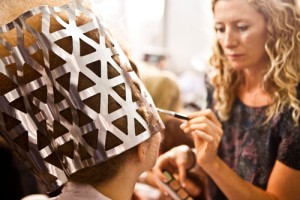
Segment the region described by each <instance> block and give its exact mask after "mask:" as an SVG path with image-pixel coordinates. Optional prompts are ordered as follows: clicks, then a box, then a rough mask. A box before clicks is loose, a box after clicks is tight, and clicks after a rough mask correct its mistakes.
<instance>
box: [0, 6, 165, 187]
mask: <svg viewBox="0 0 300 200" xmlns="http://www.w3.org/2000/svg"><path fill="white" fill-rule="evenodd" d="M35 16H39V17H41V20H40V24H37V25H32V21H35V20H33V19H34V17H35ZM81 19H85V20H81ZM54 25H55V26H54ZM6 32H9V33H10V32H11V33H13V34H16V35H17V38H18V40H16V41H7V40H6V39H5V37H1V34H3V33H4V34H5V33H6ZM94 36H96V38H95V37H94ZM23 38H25V40H26V41H27V39H26V38H28V40H29V39H30V40H29V41H32V43H28V42H26V41H25V43H22V42H23V41H24V39H23ZM17 42H18V44H17V45H16V43H17ZM0 46H1V48H4V49H5V52H6V53H5V54H4V55H1V56H0V81H1V84H0V100H1V102H2V104H1V107H0V128H1V134H2V136H3V137H4V138H5V139H6V140H7V141H9V143H10V144H13V145H14V146H13V148H14V149H15V150H16V151H17V152H18V153H19V154H20V156H21V157H22V158H26V157H27V158H28V157H33V158H28V160H30V161H31V165H32V167H33V169H34V171H35V172H38V174H36V175H37V176H38V177H39V178H40V179H41V180H42V183H43V184H44V185H45V187H46V189H47V191H48V192H52V191H54V190H55V189H57V188H58V187H60V186H61V185H62V184H64V183H65V182H66V181H67V180H68V179H67V177H68V176H69V175H71V174H73V173H76V172H77V171H78V170H80V169H82V168H83V167H86V166H87V163H91V165H94V164H97V163H100V162H103V161H104V160H107V159H109V158H110V157H113V156H116V155H118V154H120V153H121V152H122V151H120V149H123V151H126V150H127V149H130V148H132V147H134V146H136V145H138V144H139V143H141V142H143V141H145V140H146V139H148V138H149V137H151V135H152V134H154V133H156V132H158V131H160V130H161V128H162V127H163V125H162V122H161V120H160V118H159V116H158V114H157V112H156V111H155V106H154V104H153V101H152V99H151V98H150V95H148V93H147V91H146V89H145V88H144V86H143V85H142V83H141V81H140V80H139V78H138V77H137V75H136V74H135V73H134V72H133V71H132V70H131V68H130V67H128V66H130V64H129V61H128V59H127V58H126V56H125V54H124V53H123V51H122V50H121V48H120V47H119V45H118V44H117V43H116V41H115V40H114V39H113V37H111V35H110V34H109V33H108V31H107V29H106V28H105V27H104V25H103V24H102V19H101V18H99V17H98V16H96V15H94V14H93V13H92V12H91V11H90V10H88V9H86V8H85V7H83V6H82V5H81V4H80V3H79V1H73V2H71V3H69V4H66V5H63V6H60V7H47V6H41V7H38V8H34V9H32V10H30V11H28V12H26V13H24V14H23V15H21V16H20V17H19V18H17V19H16V20H15V21H12V22H10V23H9V24H6V25H4V26H2V27H0ZM19 52H22V54H20V53H19ZM129 69H130V70H129ZM140 109H145V110H146V112H147V113H150V114H149V116H148V117H149V118H147V119H144V117H143V116H141V114H140V112H137V111H138V110H140Z"/></svg>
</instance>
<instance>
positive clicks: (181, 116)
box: [156, 108, 189, 120]
mask: <svg viewBox="0 0 300 200" xmlns="http://www.w3.org/2000/svg"><path fill="white" fill-rule="evenodd" d="M156 110H157V111H158V112H160V113H164V114H167V115H171V116H173V117H176V118H179V119H184V120H189V118H188V117H187V116H185V115H182V114H179V113H176V112H173V111H170V110H164V109H160V108H156Z"/></svg>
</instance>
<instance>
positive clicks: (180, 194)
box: [156, 171, 194, 200]
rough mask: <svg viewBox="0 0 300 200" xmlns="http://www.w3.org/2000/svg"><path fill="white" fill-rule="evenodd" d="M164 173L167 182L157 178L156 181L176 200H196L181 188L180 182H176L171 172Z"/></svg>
mask: <svg viewBox="0 0 300 200" xmlns="http://www.w3.org/2000/svg"><path fill="white" fill-rule="evenodd" d="M163 173H164V175H165V177H166V178H167V181H166V182H163V181H161V180H160V179H159V178H158V177H156V181H157V183H158V184H159V185H160V186H161V187H163V188H164V189H165V190H166V191H167V192H168V194H169V195H170V196H171V197H172V198H173V199H174V200H194V199H193V197H191V196H190V194H189V193H188V192H187V191H186V190H185V189H184V188H183V187H181V185H180V183H179V181H178V180H176V179H175V178H174V176H173V175H172V174H171V173H170V172H168V171H164V172H163Z"/></svg>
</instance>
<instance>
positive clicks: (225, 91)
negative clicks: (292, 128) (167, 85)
mask: <svg viewBox="0 0 300 200" xmlns="http://www.w3.org/2000/svg"><path fill="white" fill-rule="evenodd" d="M212 7H213V12H214V16H215V29H216V36H217V40H216V43H215V46H214V53H213V56H212V58H211V64H212V65H213V66H215V67H216V69H217V73H216V76H214V79H213V84H214V85H215V87H216V90H215V93H214V95H215V98H216V99H217V105H216V108H217V109H218V111H219V115H220V117H221V118H222V119H223V120H226V119H227V118H228V117H229V113H230V111H231V108H232V103H233V101H234V99H235V94H236V89H237V87H238V86H239V85H240V84H241V83H242V82H243V80H244V78H243V76H244V74H245V71H246V70H254V69H255V70H256V71H257V72H259V73H257V74H258V76H259V77H261V80H262V81H261V84H262V86H263V87H264V89H265V90H266V91H267V92H269V93H270V95H271V96H272V98H273V99H274V101H273V103H272V105H271V107H270V109H269V112H268V117H269V118H271V117H272V116H274V115H275V114H276V113H278V112H281V111H282V109H283V108H284V107H285V106H291V107H292V108H293V109H294V110H295V112H294V114H293V115H294V116H293V117H294V119H295V121H297V120H296V119H298V118H299V106H297V103H298V102H297V98H295V97H296V89H295V88H296V86H297V84H298V83H299V76H298V74H299V71H300V70H299V68H300V60H299V59H298V56H297V55H298V54H299V51H300V32H299V30H300V18H299V10H298V9H297V7H296V2H295V1H293V0H213V1H212ZM298 104H299V103H298ZM297 112H298V114H297Z"/></svg>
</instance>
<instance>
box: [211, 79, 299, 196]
mask: <svg viewBox="0 0 300 200" xmlns="http://www.w3.org/2000/svg"><path fill="white" fill-rule="evenodd" d="M299 86H300V85H299ZM298 99H300V87H298ZM266 109H267V106H265V107H249V106H246V105H245V104H243V103H242V102H241V101H240V100H238V99H237V100H236V101H235V103H234V106H233V109H232V114H231V117H230V119H229V120H228V121H226V122H225V123H223V124H222V126H223V131H224V135H223V137H222V141H221V144H220V147H219V152H218V153H219V156H220V158H221V159H222V160H224V162H225V163H226V164H227V165H228V166H229V167H230V168H232V169H233V170H234V171H235V172H236V173H237V174H238V175H239V176H240V177H242V178H243V179H244V180H246V181H249V182H251V183H252V184H254V185H256V186H257V187H260V188H262V189H266V187H267V183H268V179H269V176H270V174H271V171H272V168H273V166H274V164H275V161H276V160H278V161H280V162H282V163H284V164H285V165H287V166H289V167H290V168H293V169H296V170H300V125H299V126H297V127H295V126H294V123H293V119H292V113H291V111H290V110H286V111H285V112H283V113H281V114H280V115H278V116H276V117H274V118H273V119H272V120H271V122H270V123H267V124H263V122H264V121H265V119H266V115H265V113H266ZM299 124H300V120H299ZM228 181H230V180H228ZM209 190H210V194H209V196H210V197H211V199H213V200H223V199H227V198H226V197H225V195H224V194H223V193H222V192H221V191H220V190H219V189H218V188H217V186H216V185H215V184H214V183H213V182H212V181H210V185H209Z"/></svg>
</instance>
